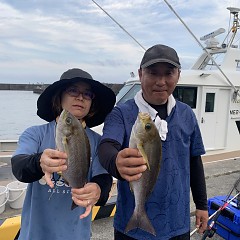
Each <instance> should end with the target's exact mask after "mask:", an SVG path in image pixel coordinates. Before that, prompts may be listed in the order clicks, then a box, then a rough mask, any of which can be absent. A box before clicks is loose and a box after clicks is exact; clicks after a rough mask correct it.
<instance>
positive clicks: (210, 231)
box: [190, 177, 240, 240]
mask: <svg viewBox="0 0 240 240" xmlns="http://www.w3.org/2000/svg"><path fill="white" fill-rule="evenodd" d="M234 189H236V190H237V192H238V193H237V194H236V195H235V196H233V197H232V198H231V199H230V200H228V199H229V198H230V196H231V194H232V192H233V190H234ZM238 196H240V177H239V178H238V179H237V180H236V181H235V183H234V185H233V187H232V189H231V190H230V192H229V193H228V195H227V196H226V198H225V200H224V202H225V203H224V204H223V205H222V206H221V207H219V208H218V210H217V211H216V212H214V213H213V214H212V215H211V216H210V217H209V218H208V220H211V219H212V221H211V223H210V224H209V226H208V229H207V230H205V232H204V234H203V237H202V240H205V239H206V238H207V237H208V236H209V237H212V236H213V235H214V233H215V230H214V228H213V227H214V224H215V223H216V220H217V218H218V217H219V216H220V214H221V212H222V211H223V210H224V209H225V208H226V207H227V206H228V205H229V204H230V203H231V202H232V201H233V200H234V199H236V198H237V197H238ZM197 230H198V228H195V229H194V230H193V231H192V232H191V233H190V237H191V236H192V235H193V234H194V233H196V232H197Z"/></svg>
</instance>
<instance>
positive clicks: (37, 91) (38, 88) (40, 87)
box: [33, 84, 48, 94]
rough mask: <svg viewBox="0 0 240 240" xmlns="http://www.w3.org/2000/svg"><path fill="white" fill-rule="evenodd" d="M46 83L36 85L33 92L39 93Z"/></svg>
mask: <svg viewBox="0 0 240 240" xmlns="http://www.w3.org/2000/svg"><path fill="white" fill-rule="evenodd" d="M47 86H48V85H45V84H42V85H40V86H36V87H35V88H34V89H33V93H36V94H41V93H42V92H43V91H44V90H45V88H46V87H47Z"/></svg>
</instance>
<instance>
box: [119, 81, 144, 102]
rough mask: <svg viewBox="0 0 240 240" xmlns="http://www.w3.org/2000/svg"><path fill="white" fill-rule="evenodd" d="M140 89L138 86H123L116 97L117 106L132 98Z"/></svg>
mask: <svg viewBox="0 0 240 240" xmlns="http://www.w3.org/2000/svg"><path fill="white" fill-rule="evenodd" d="M140 89H141V85H140V84H129V85H125V86H124V87H123V88H122V89H121V90H120V91H119V93H118V95H117V104H119V103H124V102H126V101H127V100H129V99H132V98H134V96H135V95H136V93H137V92H138V91H139V90H140Z"/></svg>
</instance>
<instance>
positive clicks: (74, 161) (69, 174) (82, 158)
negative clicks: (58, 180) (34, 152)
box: [56, 109, 90, 209]
mask: <svg viewBox="0 0 240 240" xmlns="http://www.w3.org/2000/svg"><path fill="white" fill-rule="evenodd" d="M56 147H57V149H58V150H59V151H62V152H66V153H67V169H66V170H65V171H62V172H61V175H62V177H63V179H64V181H65V182H66V183H67V184H68V185H69V186H70V187H72V188H82V187H83V186H84V185H85V184H86V183H87V176H88V171H89V166H90V144H89V140H88V137H87V134H86V132H85V130H84V128H83V126H82V123H81V122H80V121H79V120H78V119H77V118H76V117H75V116H73V115H72V114H71V113H70V112H68V111H67V110H65V109H64V110H63V111H62V112H61V114H60V117H59V119H58V121H57V127H56ZM75 207H77V205H76V204H75V203H74V202H73V203H72V207H71V209H74V208H75Z"/></svg>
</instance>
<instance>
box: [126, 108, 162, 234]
mask: <svg viewBox="0 0 240 240" xmlns="http://www.w3.org/2000/svg"><path fill="white" fill-rule="evenodd" d="M129 147H130V148H138V150H139V151H140V153H141V154H142V156H143V158H144V160H145V162H146V165H147V169H146V171H145V172H143V174H142V176H141V178H140V179H139V180H137V181H132V182H130V188H131V190H132V192H133V195H134V199H135V208H134V212H133V214H132V216H131V218H130V220H129V222H128V224H127V226H126V228H125V233H127V232H128V231H130V230H132V229H135V228H140V229H142V230H144V231H146V232H149V233H151V234H153V235H155V236H156V231H155V229H154V227H153V226H152V223H151V222H150V220H149V218H148V216H147V213H146V210H145V202H146V201H147V198H148V197H149V195H150V194H151V192H152V190H153V188H154V185H155V183H156V181H157V177H158V174H159V171H160V164H161V160H162V142H161V138H160V136H159V132H158V130H157V128H156V126H155V124H154V122H153V121H152V120H151V117H150V115H149V114H148V113H141V112H140V113H139V114H138V117H137V119H136V121H135V123H134V125H133V128H132V132H131V136H130V140H129Z"/></svg>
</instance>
